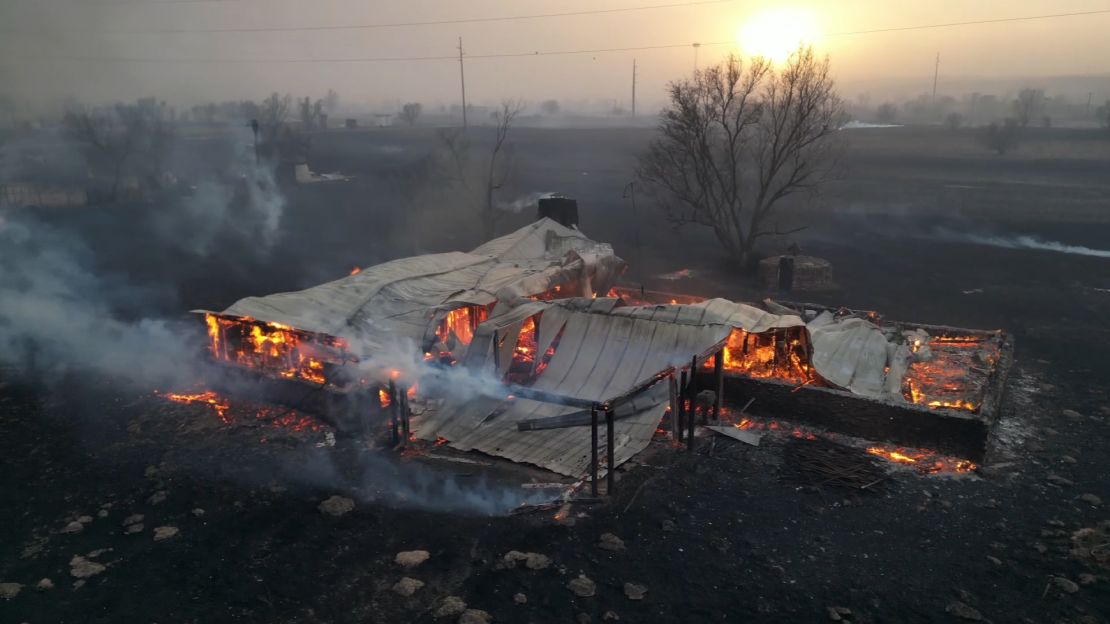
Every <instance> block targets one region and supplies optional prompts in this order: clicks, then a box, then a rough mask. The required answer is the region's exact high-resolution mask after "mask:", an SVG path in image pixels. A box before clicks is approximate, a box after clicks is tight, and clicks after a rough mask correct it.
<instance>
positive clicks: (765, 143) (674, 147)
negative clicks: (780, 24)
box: [637, 47, 844, 266]
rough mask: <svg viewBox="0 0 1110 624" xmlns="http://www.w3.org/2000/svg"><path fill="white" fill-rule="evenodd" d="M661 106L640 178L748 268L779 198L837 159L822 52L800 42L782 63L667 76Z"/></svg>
mask: <svg viewBox="0 0 1110 624" xmlns="http://www.w3.org/2000/svg"><path fill="white" fill-rule="evenodd" d="M669 95H670V106H669V107H668V108H667V109H665V110H664V111H663V117H662V121H661V123H660V127H659V131H660V133H661V134H662V136H661V137H660V138H658V139H656V140H654V141H652V143H651V145H650V146H649V148H648V150H647V152H646V153H644V154H643V155H642V156H641V158H640V165H639V168H638V170H637V175H638V177H639V179H640V180H641V181H642V182H643V183H644V184H645V186H647V187H648V188H649V189H650V190H652V191H653V193H654V194H655V195H656V197H657V198H658V199H659V200H660V202H661V205H662V207H663V209H664V211H665V213H666V215H667V217H668V219H669V220H670V221H671V222H672V223H673V224H674V225H675V226H676V227H678V226H682V225H685V224H696V225H703V226H707V227H709V228H711V229H712V230H713V232H714V233H715V234H716V236H717V240H718V241H719V242H720V243H721V245H722V247H723V248H724V250H725V251H726V252H727V253H728V254H729V256H730V257H731V258H732V259H733V260H734V261H736V262H737V263H738V264H740V265H741V266H744V265H747V264H748V263H749V261H750V259H751V257H752V252H753V251H754V250H755V245H756V243H757V241H758V240H759V239H760V238H761V237H764V236H768V235H778V234H788V233H789V232H780V231H779V230H778V227H777V226H776V227H774V228H773V229H769V227H768V225H769V218H770V217H771V215H772V214H773V213H774V212H775V210H776V209H777V208H779V206H780V204H781V202H782V200H784V199H786V198H787V197H790V196H792V195H794V194H796V193H799V192H803V191H808V192H813V191H816V190H817V189H818V187H819V186H820V185H821V184H822V183H823V182H824V181H825V180H826V179H828V177H829V176H830V174H831V173H832V168H833V166H834V165H835V162H836V146H835V144H834V142H833V141H832V140H831V139H832V135H833V134H834V133H835V132H836V131H837V129H838V127H839V125H840V124H841V123H842V122H843V121H844V116H843V109H842V105H841V100H840V98H839V96H837V94H836V91H835V89H834V85H833V80H832V77H831V75H830V73H829V61H828V59H827V58H825V59H819V58H817V56H816V55H815V54H814V52H813V50H812V49H811V48H808V47H806V48H800V49H799V50H798V51H797V52H795V53H794V54H793V55H792V56H791V57H790V59H789V61H788V62H787V64H786V65H785V66H784V67H783V68H782V69H781V70H776V69H775V68H774V67H772V65H771V64H770V63H768V62H767V61H765V60H763V59H759V58H756V59H753V60H751V61H749V62H748V63H747V64H745V63H744V62H743V61H741V60H740V59H739V58H737V57H735V56H730V57H729V58H728V59H726V60H725V61H722V62H721V63H720V64H719V65H715V66H712V67H709V68H707V69H705V70H704V71H696V72H695V73H694V77H693V79H692V80H681V81H678V82H672V83H671V84H670V86H669Z"/></svg>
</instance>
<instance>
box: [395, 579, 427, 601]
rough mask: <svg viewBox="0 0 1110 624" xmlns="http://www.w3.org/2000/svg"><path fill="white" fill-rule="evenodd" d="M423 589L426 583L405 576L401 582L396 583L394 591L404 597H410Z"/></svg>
mask: <svg viewBox="0 0 1110 624" xmlns="http://www.w3.org/2000/svg"><path fill="white" fill-rule="evenodd" d="M421 587H424V581H421V580H419V579H414V578H411V577H408V576H405V577H402V578H401V580H399V581H397V582H396V583H394V585H393V591H394V592H396V593H398V594H400V595H402V596H405V597H408V596H411V595H413V594H415V593H416V590H418V589H420V588H421Z"/></svg>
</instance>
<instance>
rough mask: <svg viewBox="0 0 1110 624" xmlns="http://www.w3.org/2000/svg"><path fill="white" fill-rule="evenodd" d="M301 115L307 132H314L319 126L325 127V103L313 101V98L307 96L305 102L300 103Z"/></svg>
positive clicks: (302, 123)
mask: <svg viewBox="0 0 1110 624" xmlns="http://www.w3.org/2000/svg"><path fill="white" fill-rule="evenodd" d="M298 106H299V108H300V114H301V125H302V126H303V127H304V129H305V130H312V129H313V128H316V127H318V126H322V125H323V121H324V101H323V100H316V102H313V101H312V98H310V97H308V96H307V95H306V96H305V98H304V99H303V100H300V101H299V102H298Z"/></svg>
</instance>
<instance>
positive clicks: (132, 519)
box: [120, 514, 145, 526]
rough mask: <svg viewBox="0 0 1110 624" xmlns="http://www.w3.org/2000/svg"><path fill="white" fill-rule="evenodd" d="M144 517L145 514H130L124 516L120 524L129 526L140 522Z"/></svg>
mask: <svg viewBox="0 0 1110 624" xmlns="http://www.w3.org/2000/svg"><path fill="white" fill-rule="evenodd" d="M144 517H145V516H143V514H131V515H130V516H127V517H126V518H124V519H123V522H121V523H120V524H121V525H123V526H130V525H132V524H139V523H140V522H142V521H143V518H144Z"/></svg>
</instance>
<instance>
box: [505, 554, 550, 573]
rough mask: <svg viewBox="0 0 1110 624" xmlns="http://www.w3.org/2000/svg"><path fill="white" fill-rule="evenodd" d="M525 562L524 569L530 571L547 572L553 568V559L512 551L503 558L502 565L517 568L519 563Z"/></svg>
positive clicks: (541, 555)
mask: <svg viewBox="0 0 1110 624" xmlns="http://www.w3.org/2000/svg"><path fill="white" fill-rule="evenodd" d="M521 561H523V562H524V567H526V568H528V569H529V570H546V569H547V568H548V567H550V566H551V557H548V556H547V555H544V554H540V553H534V552H527V553H526V552H520V551H519V550H510V551H509V552H507V553H505V556H503V557H501V565H502V566H503V567H506V568H515V567H516V564H517V563H518V562H521Z"/></svg>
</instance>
